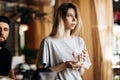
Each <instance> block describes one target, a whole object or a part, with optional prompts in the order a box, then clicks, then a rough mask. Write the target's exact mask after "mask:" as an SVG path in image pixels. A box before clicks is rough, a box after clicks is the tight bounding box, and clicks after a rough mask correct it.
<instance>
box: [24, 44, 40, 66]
mask: <svg viewBox="0 0 120 80" xmlns="http://www.w3.org/2000/svg"><path fill="white" fill-rule="evenodd" d="M37 51H38V50H34V49H30V48H29V46H25V47H24V48H23V49H22V54H24V55H25V61H26V63H28V64H31V63H33V61H34V59H35V58H36V54H37Z"/></svg>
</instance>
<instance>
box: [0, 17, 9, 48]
mask: <svg viewBox="0 0 120 80" xmlns="http://www.w3.org/2000/svg"><path fill="white" fill-rule="evenodd" d="M9 28H10V20H9V18H7V17H6V16H0V47H3V46H4V45H5V44H6V40H7V38H8V35H9Z"/></svg>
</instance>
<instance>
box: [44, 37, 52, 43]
mask: <svg viewBox="0 0 120 80" xmlns="http://www.w3.org/2000/svg"><path fill="white" fill-rule="evenodd" d="M43 41H44V42H50V41H53V38H52V37H51V36H47V37H45V38H44V39H43Z"/></svg>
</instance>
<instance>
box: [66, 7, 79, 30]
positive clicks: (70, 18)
mask: <svg viewBox="0 0 120 80" xmlns="http://www.w3.org/2000/svg"><path fill="white" fill-rule="evenodd" d="M76 24H77V17H76V13H75V10H74V9H73V8H69V9H68V11H67V14H66V17H65V30H73V29H74V28H75V27H76Z"/></svg>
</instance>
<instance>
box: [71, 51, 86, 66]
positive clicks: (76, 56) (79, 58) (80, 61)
mask: <svg viewBox="0 0 120 80" xmlns="http://www.w3.org/2000/svg"><path fill="white" fill-rule="evenodd" d="M78 56H79V57H78ZM73 57H74V59H75V60H76V61H78V64H83V62H84V60H83V58H82V50H78V49H75V50H74V55H73Z"/></svg>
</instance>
